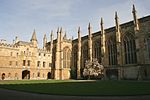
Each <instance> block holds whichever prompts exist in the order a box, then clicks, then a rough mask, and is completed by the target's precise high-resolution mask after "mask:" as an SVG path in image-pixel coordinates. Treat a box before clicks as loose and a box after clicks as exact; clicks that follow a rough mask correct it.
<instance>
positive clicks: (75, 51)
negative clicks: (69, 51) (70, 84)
mask: <svg viewBox="0 0 150 100" xmlns="http://www.w3.org/2000/svg"><path fill="white" fill-rule="evenodd" d="M77 56H78V47H77V45H76V46H74V48H73V60H74V67H75V68H77Z"/></svg>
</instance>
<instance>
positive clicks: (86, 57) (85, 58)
mask: <svg viewBox="0 0 150 100" xmlns="http://www.w3.org/2000/svg"><path fill="white" fill-rule="evenodd" d="M82 50H83V51H82V56H83V63H84V66H85V62H86V60H88V42H86V43H85V44H84V45H83V46H82Z"/></svg>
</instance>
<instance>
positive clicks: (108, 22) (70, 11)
mask: <svg viewBox="0 0 150 100" xmlns="http://www.w3.org/2000/svg"><path fill="white" fill-rule="evenodd" d="M133 4H135V7H136V10H137V15H138V18H141V17H144V16H147V15H149V14H150V7H149V4H150V0H0V39H5V40H6V41H8V43H12V41H13V39H15V37H16V36H18V38H19V40H23V41H30V39H31V36H32V33H33V30H34V29H35V31H36V35H37V39H38V43H39V47H42V43H43V36H44V34H46V36H47V40H48V41H50V32H51V30H53V32H54V37H55V38H56V37H57V34H56V31H57V28H58V27H62V28H63V33H65V32H66V33H67V37H68V38H72V36H73V37H74V38H77V30H78V27H79V26H80V27H81V36H85V35H87V34H88V30H87V27H88V23H89V22H90V23H91V26H92V32H97V31H100V18H101V17H103V19H104V27H105V28H109V27H112V26H114V25H115V20H114V13H115V11H117V12H118V16H119V20H120V24H121V23H125V22H128V21H131V20H132V19H133V17H132V5H133Z"/></svg>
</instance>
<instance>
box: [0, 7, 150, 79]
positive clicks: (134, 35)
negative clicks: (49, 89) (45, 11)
mask: <svg viewBox="0 0 150 100" xmlns="http://www.w3.org/2000/svg"><path fill="white" fill-rule="evenodd" d="M132 14H133V21H130V22H127V23H123V24H120V22H119V16H118V14H117V12H115V17H114V19H115V26H114V27H111V28H108V29H105V27H104V24H105V23H104V20H103V18H101V22H100V31H98V32H95V33H93V32H92V25H91V24H90V23H89V25H88V35H87V36H83V37H82V31H81V30H82V29H80V27H79V28H78V32H77V34H78V38H77V39H68V38H67V36H66V33H63V30H62V28H58V29H57V38H56V39H53V31H52V32H51V35H50V36H51V39H50V42H48V41H47V38H46V35H44V38H43V48H42V49H39V48H38V43H37V38H36V32H35V31H34V32H33V35H32V38H31V41H30V42H25V41H18V40H17V38H16V41H15V43H13V44H8V43H5V41H1V42H0V79H5V80H17V79H19V80H21V79H56V80H63V79H71V78H73V79H81V78H83V75H82V71H83V68H84V66H85V62H86V60H92V59H93V58H97V59H98V61H99V63H100V64H102V65H103V66H104V68H105V70H104V78H105V79H150V16H146V17H143V18H137V11H136V9H135V6H134V5H133V9H132Z"/></svg>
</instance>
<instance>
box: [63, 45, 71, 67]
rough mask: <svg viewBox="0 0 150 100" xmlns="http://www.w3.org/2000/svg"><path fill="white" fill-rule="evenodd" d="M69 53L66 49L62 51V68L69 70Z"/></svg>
mask: <svg viewBox="0 0 150 100" xmlns="http://www.w3.org/2000/svg"><path fill="white" fill-rule="evenodd" d="M70 60H71V51H70V49H69V48H68V47H66V48H64V50H63V67H64V68H70Z"/></svg>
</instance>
